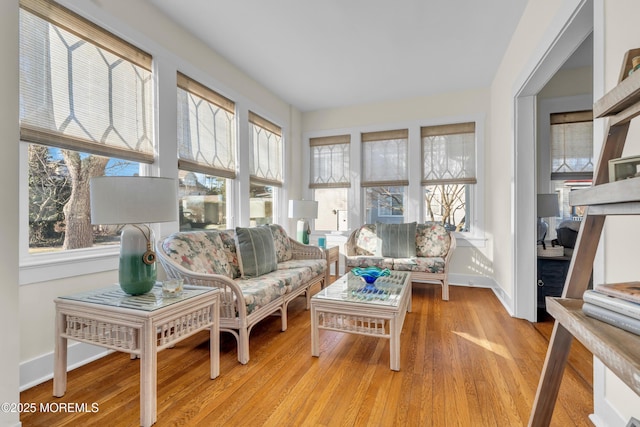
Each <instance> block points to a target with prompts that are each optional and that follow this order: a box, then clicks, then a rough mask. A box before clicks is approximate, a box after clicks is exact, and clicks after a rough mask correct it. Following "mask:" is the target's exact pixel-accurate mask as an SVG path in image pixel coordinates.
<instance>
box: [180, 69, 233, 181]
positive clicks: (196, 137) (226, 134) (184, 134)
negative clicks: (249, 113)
mask: <svg viewBox="0 0 640 427" xmlns="http://www.w3.org/2000/svg"><path fill="white" fill-rule="evenodd" d="M234 112H235V103H234V102H233V101H231V100H229V99H227V98H225V97H224V96H222V95H220V94H218V93H217V92H214V91H213V90H211V89H209V88H207V87H206V86H204V85H202V84H200V83H198V82H196V81H195V80H192V79H190V78H189V77H187V76H185V75H184V74H181V73H178V168H179V169H181V170H186V171H191V172H199V173H204V174H207V175H213V176H218V177H222V178H231V179H233V178H235V177H236V161H235V152H236V136H235V114H234Z"/></svg>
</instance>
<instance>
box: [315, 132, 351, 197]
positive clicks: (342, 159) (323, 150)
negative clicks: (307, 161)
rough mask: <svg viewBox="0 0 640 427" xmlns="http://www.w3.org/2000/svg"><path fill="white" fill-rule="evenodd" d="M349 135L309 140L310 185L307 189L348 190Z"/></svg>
mask: <svg viewBox="0 0 640 427" xmlns="http://www.w3.org/2000/svg"><path fill="white" fill-rule="evenodd" d="M350 143H351V136H350V135H337V136H327V137H321V138H311V139H310V140H309V145H310V148H311V183H310V185H309V188H348V187H350V186H351V182H350V180H349V144H350Z"/></svg>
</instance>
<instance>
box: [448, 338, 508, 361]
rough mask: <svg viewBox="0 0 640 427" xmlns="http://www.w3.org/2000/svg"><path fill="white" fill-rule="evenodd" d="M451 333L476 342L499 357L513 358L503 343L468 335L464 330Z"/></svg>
mask: <svg viewBox="0 0 640 427" xmlns="http://www.w3.org/2000/svg"><path fill="white" fill-rule="evenodd" d="M453 333H454V334H456V335H458V336H459V337H461V338H464V339H466V340H467V341H471V342H472V343H474V344H477V345H479V346H480V347H482V348H484V349H486V350H489V351H491V352H493V353H495V354H497V355H498V356H500V357H503V358H505V359H509V360H513V359H512V357H511V354H510V353H509V351H507V349H506V348H505V347H504V346H503V345H500V344H496V343H492V342H491V341H489V340H487V339H484V338H476V337H474V336H471V335H469V334H468V333H466V332H456V331H453Z"/></svg>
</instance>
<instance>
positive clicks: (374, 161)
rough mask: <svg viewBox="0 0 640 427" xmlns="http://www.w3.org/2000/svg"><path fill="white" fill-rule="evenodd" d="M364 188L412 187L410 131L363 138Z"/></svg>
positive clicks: (362, 182) (364, 136)
mask: <svg viewBox="0 0 640 427" xmlns="http://www.w3.org/2000/svg"><path fill="white" fill-rule="evenodd" d="M361 137H362V181H361V185H362V187H381V186H406V185H409V171H408V167H407V164H408V163H407V150H408V143H409V130H408V129H400V130H392V131H382V132H368V133H363V134H362V136H361Z"/></svg>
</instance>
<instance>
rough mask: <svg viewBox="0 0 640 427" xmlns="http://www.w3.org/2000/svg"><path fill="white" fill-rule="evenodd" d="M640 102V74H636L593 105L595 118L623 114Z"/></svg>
mask: <svg viewBox="0 0 640 427" xmlns="http://www.w3.org/2000/svg"><path fill="white" fill-rule="evenodd" d="M638 101H640V73H639V72H635V73H633V74H631V75H630V76H629V77H627V78H626V79H624V80H623V81H622V82H620V84H618V85H617V86H616V87H614V88H613V89H612V90H611V91H609V92H608V93H607V94H606V95H605V96H603V97H602V98H600V99H599V100H598V101H596V102H595V103H594V104H593V117H594V118H600V117H607V116H612V115H616V114H619V113H621V112H622V111H624V110H626V109H627V108H628V107H630V106H633V104H635V103H637V102H638Z"/></svg>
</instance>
